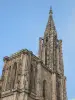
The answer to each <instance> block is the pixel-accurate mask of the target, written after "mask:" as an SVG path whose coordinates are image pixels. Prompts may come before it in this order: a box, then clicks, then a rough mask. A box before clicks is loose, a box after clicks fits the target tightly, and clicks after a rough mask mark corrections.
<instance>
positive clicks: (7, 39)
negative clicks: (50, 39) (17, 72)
mask: <svg viewBox="0 0 75 100" xmlns="http://www.w3.org/2000/svg"><path fill="white" fill-rule="evenodd" d="M50 6H52V9H53V17H54V21H55V25H56V29H57V32H58V38H59V39H62V40H63V58H64V69H65V75H66V76H67V95H68V99H69V100H72V99H73V98H75V0H0V75H1V73H2V67H3V57H4V56H10V55H11V54H13V53H15V52H17V51H18V50H21V49H24V48H27V49H29V50H31V51H33V53H34V54H36V55H37V53H38V40H39V37H40V36H43V34H44V30H45V27H46V24H47V21H48V17H49V9H50Z"/></svg>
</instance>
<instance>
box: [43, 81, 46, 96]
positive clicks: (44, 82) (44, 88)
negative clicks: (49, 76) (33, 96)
mask: <svg viewBox="0 0 75 100" xmlns="http://www.w3.org/2000/svg"><path fill="white" fill-rule="evenodd" d="M45 96H46V80H44V81H43V98H45Z"/></svg>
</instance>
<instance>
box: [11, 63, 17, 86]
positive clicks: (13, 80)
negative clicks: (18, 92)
mask: <svg viewBox="0 0 75 100" xmlns="http://www.w3.org/2000/svg"><path fill="white" fill-rule="evenodd" d="M12 72H13V73H12V76H13V77H12V88H14V85H15V80H16V72H17V63H16V62H15V63H14V66H13V70H12Z"/></svg>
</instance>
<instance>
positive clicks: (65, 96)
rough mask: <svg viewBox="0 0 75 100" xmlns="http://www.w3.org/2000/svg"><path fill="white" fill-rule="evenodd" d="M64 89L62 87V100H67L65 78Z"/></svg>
mask: <svg viewBox="0 0 75 100" xmlns="http://www.w3.org/2000/svg"><path fill="white" fill-rule="evenodd" d="M63 85H64V87H63V93H64V97H63V98H64V99H63V100H67V92H66V77H64V83H63Z"/></svg>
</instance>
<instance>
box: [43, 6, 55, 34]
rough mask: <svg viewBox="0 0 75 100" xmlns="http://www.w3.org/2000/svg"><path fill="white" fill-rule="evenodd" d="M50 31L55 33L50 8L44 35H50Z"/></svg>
mask: <svg viewBox="0 0 75 100" xmlns="http://www.w3.org/2000/svg"><path fill="white" fill-rule="evenodd" d="M51 30H54V31H56V28H55V24H54V20H53V11H52V7H50V11H49V18H48V22H47V26H46V30H45V35H46V34H47V33H50V31H51Z"/></svg>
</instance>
